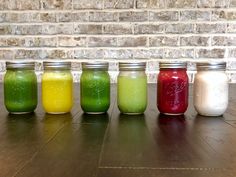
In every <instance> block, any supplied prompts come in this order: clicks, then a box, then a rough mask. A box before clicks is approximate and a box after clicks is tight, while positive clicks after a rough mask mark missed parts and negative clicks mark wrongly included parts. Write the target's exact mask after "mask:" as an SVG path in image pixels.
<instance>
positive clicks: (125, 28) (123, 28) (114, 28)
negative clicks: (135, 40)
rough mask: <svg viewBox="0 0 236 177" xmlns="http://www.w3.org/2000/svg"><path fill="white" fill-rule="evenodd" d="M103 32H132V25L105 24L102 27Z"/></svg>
mask: <svg viewBox="0 0 236 177" xmlns="http://www.w3.org/2000/svg"><path fill="white" fill-rule="evenodd" d="M103 33H104V34H114V35H123V34H132V25H130V24H107V25H104V27H103Z"/></svg>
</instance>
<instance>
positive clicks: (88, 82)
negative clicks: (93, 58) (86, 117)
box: [80, 62, 110, 114]
mask: <svg viewBox="0 0 236 177" xmlns="http://www.w3.org/2000/svg"><path fill="white" fill-rule="evenodd" d="M82 70H83V72H82V75H81V78H80V102H81V108H82V110H83V111H84V112H86V113H88V114H101V113H105V112H107V110H108V109H109V106H110V76H109V74H108V71H107V70H108V63H107V62H102V63H100V62H94V63H89V62H85V63H82Z"/></svg>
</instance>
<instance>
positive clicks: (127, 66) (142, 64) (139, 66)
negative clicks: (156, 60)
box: [119, 62, 146, 71]
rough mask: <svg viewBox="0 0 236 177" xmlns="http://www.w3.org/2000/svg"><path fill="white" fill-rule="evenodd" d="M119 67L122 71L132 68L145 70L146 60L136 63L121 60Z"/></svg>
mask: <svg viewBox="0 0 236 177" xmlns="http://www.w3.org/2000/svg"><path fill="white" fill-rule="evenodd" d="M119 69H120V71H130V70H139V71H145V69H146V62H134V63H127V62H121V63H119Z"/></svg>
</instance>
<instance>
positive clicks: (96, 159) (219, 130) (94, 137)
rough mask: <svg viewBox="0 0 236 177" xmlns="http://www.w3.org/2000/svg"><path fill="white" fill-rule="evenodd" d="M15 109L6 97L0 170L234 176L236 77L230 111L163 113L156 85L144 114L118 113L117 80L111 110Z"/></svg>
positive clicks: (42, 175) (8, 176)
mask: <svg viewBox="0 0 236 177" xmlns="http://www.w3.org/2000/svg"><path fill="white" fill-rule="evenodd" d="M78 90H79V85H75V95H76V102H75V106H74V108H73V110H72V112H71V114H66V115H48V114H45V113H44V111H43V110H42V107H41V103H39V106H38V108H37V110H36V112H35V113H34V114H28V115H9V114H8V113H7V111H6V110H5V108H4V104H3V93H2V89H1V91H0V95H1V105H0V177H96V176H97V177H169V176H171V177H172V176H174V177H231V176H232V177H235V176H236V85H231V87H230V104H229V107H228V110H227V112H226V113H225V114H224V116H223V117H212V118H209V117H202V116H199V115H197V113H196V112H195V110H194V109H193V106H192V97H191V96H190V103H189V109H188V111H187V112H186V114H185V116H175V117H164V116H160V115H159V113H158V110H157V108H156V86H155V85H149V105H148V108H147V110H146V112H145V114H144V115H139V116H128V115H122V114H120V113H119V111H118V108H117V105H116V87H115V86H113V87H112V101H111V102H112V104H111V106H110V109H109V112H108V113H107V114H105V115H86V114H83V112H82V111H81V108H80V105H79V91H78Z"/></svg>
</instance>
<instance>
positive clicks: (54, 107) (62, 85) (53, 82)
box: [42, 61, 73, 114]
mask: <svg viewBox="0 0 236 177" xmlns="http://www.w3.org/2000/svg"><path fill="white" fill-rule="evenodd" d="M43 66H44V73H43V76H42V104H43V108H44V110H45V111H46V112H47V113H51V114H63V113H67V112H70V110H71V108H72V106H73V77H72V74H71V71H70V68H71V63H70V62H61V61H58V62H43Z"/></svg>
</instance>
